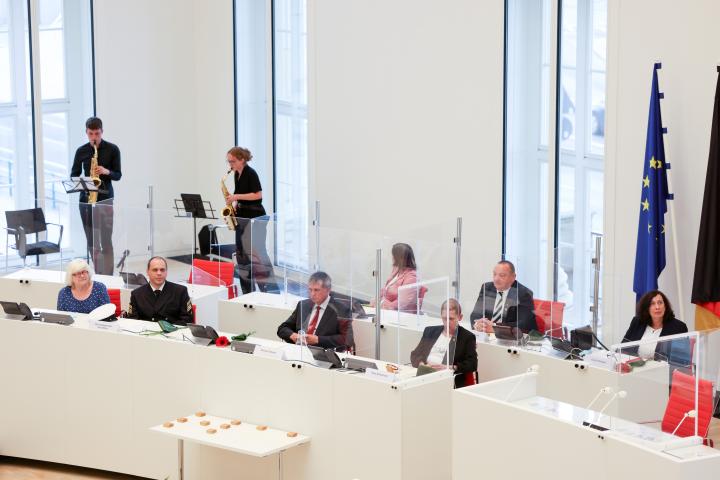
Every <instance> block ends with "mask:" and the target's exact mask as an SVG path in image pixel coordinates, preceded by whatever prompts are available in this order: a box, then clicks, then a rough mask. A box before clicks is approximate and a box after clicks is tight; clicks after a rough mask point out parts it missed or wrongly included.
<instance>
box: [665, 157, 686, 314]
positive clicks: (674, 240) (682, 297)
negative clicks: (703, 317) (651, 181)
mask: <svg viewBox="0 0 720 480" xmlns="http://www.w3.org/2000/svg"><path fill="white" fill-rule="evenodd" d="M665 165H666V166H667V162H666V163H665ZM666 173H668V174H669V173H670V171H669V170H668V172H666ZM670 177H671V175H668V176H667V179H668V190H671V191H672V182H671V181H670ZM669 203H670V205H668V210H670V229H671V235H672V244H673V257H675V281H677V292H678V302H677V303H678V305H680V318H681V319H682V320H683V322H687V317H686V316H685V295H683V291H682V282H681V278H682V276H681V275H680V255H679V254H678V242H677V230H676V229H675V200H674V199H673V200H670V202H669ZM666 230H667V229H666Z"/></svg>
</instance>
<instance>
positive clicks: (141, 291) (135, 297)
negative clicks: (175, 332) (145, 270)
mask: <svg viewBox="0 0 720 480" xmlns="http://www.w3.org/2000/svg"><path fill="white" fill-rule="evenodd" d="M128 318H137V319H140V320H152V321H158V320H167V321H168V322H170V323H174V324H177V325H185V324H187V323H193V318H192V303H190V295H188V291H187V288H186V287H185V286H183V285H178V284H177V283H172V282H165V286H164V287H163V289H162V293H161V294H160V296H159V297H158V298H157V299H156V298H155V293H154V292H153V289H152V287H151V286H150V284H149V283H148V284H147V285H143V286H142V287H138V288H136V289H135V290H133V291H132V292H131V293H130V308H129V309H128Z"/></svg>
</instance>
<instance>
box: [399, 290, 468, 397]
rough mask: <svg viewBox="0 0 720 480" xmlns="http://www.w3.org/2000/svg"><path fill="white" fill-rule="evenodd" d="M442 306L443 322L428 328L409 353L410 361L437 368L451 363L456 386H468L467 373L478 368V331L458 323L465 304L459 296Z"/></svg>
mask: <svg viewBox="0 0 720 480" xmlns="http://www.w3.org/2000/svg"><path fill="white" fill-rule="evenodd" d="M440 310H441V316H442V321H443V324H442V325H436V326H432V327H426V328H425V330H424V331H423V336H422V338H421V339H420V343H418V346H417V347H415V350H413V351H412V352H411V353H410V362H411V363H412V366H413V367H415V368H417V367H418V366H419V365H421V364H422V365H427V366H429V367H432V368H434V369H435V370H442V369H444V368H446V366H447V365H448V364H450V365H452V369H453V371H454V372H455V388H461V387H464V386H465V374H467V373H470V372H475V371H476V370H477V365H478V359H477V349H476V346H475V335H473V334H472V333H471V332H469V331H467V330H465V329H464V328H463V327H461V326H459V325H458V324H459V323H460V321H461V320H462V308H461V307H460V303H459V302H458V301H457V300H455V299H454V298H451V299H449V300H448V301H446V302H443V304H442V307H441V309H440Z"/></svg>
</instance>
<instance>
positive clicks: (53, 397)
mask: <svg viewBox="0 0 720 480" xmlns="http://www.w3.org/2000/svg"><path fill="white" fill-rule="evenodd" d="M118 326H119V327H121V328H123V329H127V330H134V331H139V330H140V329H141V328H143V327H148V328H152V329H156V328H157V325H156V324H153V323H151V322H141V321H135V320H126V319H121V320H120V321H119V323H118ZM183 333H184V334H185V335H187V330H182V331H181V332H175V334H173V335H172V337H175V338H181V337H182V334H183ZM0 364H2V365H5V367H4V368H3V369H1V370H0V385H3V386H4V388H3V394H2V395H0V454H2V455H8V456H16V457H21V458H32V459H38V460H44V461H50V462H58V463H65V464H70V465H80V466H85V467H91V468H99V469H103V470H109V471H116V472H122V473H127V474H132V475H140V476H145V477H150V478H165V477H166V476H169V477H170V478H175V473H174V472H175V469H176V461H177V446H176V443H175V442H174V441H173V440H172V439H169V438H165V437H162V436H159V435H156V434H154V433H152V432H151V431H150V430H149V427H151V426H153V425H157V424H160V423H162V422H165V421H167V420H168V419H169V418H176V417H179V416H183V415H186V414H187V413H188V412H194V411H197V410H200V409H202V410H204V411H206V412H211V413H213V414H215V415H218V416H223V417H228V418H242V419H245V420H247V421H249V422H251V423H255V424H264V425H272V426H273V427H274V428H278V429H282V430H287V431H297V432H302V433H303V434H305V435H308V436H309V437H311V438H312V442H311V443H310V444H308V445H303V446H301V447H298V448H295V449H292V450H290V451H287V452H286V453H285V457H284V464H285V471H286V477H287V478H293V479H313V480H323V479H327V480H336V479H340V478H343V479H352V478H365V479H369V478H372V479H388V480H394V479H408V480H409V479H428V480H436V479H438V478H449V470H450V462H449V458H450V437H451V432H450V425H451V421H450V420H451V417H450V411H449V409H448V408H447V406H448V405H449V403H450V401H451V393H452V376H451V375H450V374H449V372H446V374H434V375H427V376H424V377H412V378H408V379H406V380H402V381H399V382H396V383H384V382H383V381H379V380H376V379H373V378H369V377H366V376H364V375H362V374H350V373H345V372H337V371H334V370H326V369H321V368H316V367H312V366H308V365H305V364H302V363H299V362H286V361H282V360H277V359H274V358H263V357H260V356H258V355H247V354H242V353H237V352H232V351H230V350H229V349H227V348H225V349H219V348H216V347H201V346H198V345H193V344H190V343H188V342H185V341H182V340H177V339H173V338H163V337H161V336H159V335H158V336H152V337H144V336H139V335H137V334H133V333H126V332H123V331H108V330H100V329H96V328H91V327H90V326H89V325H88V324H87V321H86V320H85V318H84V316H80V315H78V316H76V322H75V323H74V324H73V325H72V326H69V327H63V326H59V325H52V324H42V323H38V322H22V321H17V320H7V319H0ZM427 412H432V415H427ZM186 450H187V451H186V455H185V460H186V465H185V467H186V470H185V472H186V478H188V479H207V478H212V479H218V480H222V479H226V478H227V479H229V478H237V475H238V472H242V475H243V478H263V479H265V478H267V479H275V478H277V460H276V459H274V458H272V457H269V458H263V459H255V458H252V459H251V458H248V457H244V456H240V455H234V454H232V453H230V452H226V451H221V450H217V449H212V448H208V447H203V446H201V445H192V446H188V447H187V449H186ZM368 455H370V457H371V458H369V457H368ZM437 458H444V459H447V461H444V462H437V461H436V459H437Z"/></svg>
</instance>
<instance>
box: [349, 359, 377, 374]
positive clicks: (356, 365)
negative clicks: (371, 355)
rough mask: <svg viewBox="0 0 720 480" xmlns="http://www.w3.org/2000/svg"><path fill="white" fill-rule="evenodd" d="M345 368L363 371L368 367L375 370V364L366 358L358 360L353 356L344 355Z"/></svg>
mask: <svg viewBox="0 0 720 480" xmlns="http://www.w3.org/2000/svg"><path fill="white" fill-rule="evenodd" d="M345 368H347V369H348V370H357V371H358V372H364V371H365V370H367V369H368V368H370V369H375V370H377V369H378V367H377V364H376V363H375V362H370V361H367V360H360V359H359V358H355V357H345Z"/></svg>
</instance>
